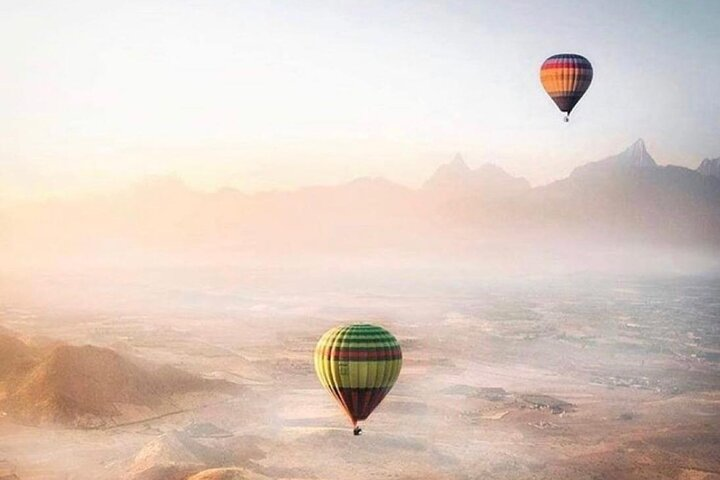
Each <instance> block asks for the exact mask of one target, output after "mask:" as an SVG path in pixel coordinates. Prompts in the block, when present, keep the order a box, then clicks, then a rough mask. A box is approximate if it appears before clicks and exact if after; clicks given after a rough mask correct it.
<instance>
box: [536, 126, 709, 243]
mask: <svg viewBox="0 0 720 480" xmlns="http://www.w3.org/2000/svg"><path fill="white" fill-rule="evenodd" d="M531 198H532V204H534V205H537V208H539V209H542V210H543V211H544V212H545V217H546V218H547V217H550V218H551V219H552V221H554V222H559V223H562V224H565V225H574V226H591V227H593V228H595V229H597V230H598V231H600V230H602V233H603V234H610V235H611V236H618V235H623V234H627V235H629V236H631V237H635V238H637V236H640V237H641V238H643V239H646V240H649V241H659V242H665V241H669V242H677V241H681V242H691V243H692V242H713V243H717V242H719V241H720V181H719V180H718V179H716V178H714V177H708V176H704V175H702V174H700V173H698V172H697V171H694V170H690V169H688V168H685V167H679V166H675V165H666V166H658V165H657V163H656V162H655V160H654V159H653V158H652V156H651V155H650V154H649V153H648V152H647V150H646V148H645V144H644V142H643V141H642V140H638V141H637V142H635V143H634V144H633V145H631V146H630V147H629V148H627V149H626V150H625V151H623V152H621V153H619V154H617V155H614V156H611V157H608V158H606V159H604V160H601V161H598V162H593V163H589V164H587V165H583V166H581V167H578V168H576V169H575V170H574V171H573V172H572V174H571V175H570V176H569V177H568V178H566V179H563V180H560V181H557V182H553V183H551V184H549V185H546V186H544V187H540V188H537V189H534V191H533V195H532V197H531Z"/></svg>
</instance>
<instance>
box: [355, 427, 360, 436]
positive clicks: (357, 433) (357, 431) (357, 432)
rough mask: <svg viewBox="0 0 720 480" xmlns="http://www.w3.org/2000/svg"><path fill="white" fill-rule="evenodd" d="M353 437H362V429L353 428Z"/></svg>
mask: <svg viewBox="0 0 720 480" xmlns="http://www.w3.org/2000/svg"><path fill="white" fill-rule="evenodd" d="M353 435H355V436H356V437H357V436H358V435H362V428H360V427H355V428H353Z"/></svg>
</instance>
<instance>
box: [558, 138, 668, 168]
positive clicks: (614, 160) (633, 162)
mask: <svg viewBox="0 0 720 480" xmlns="http://www.w3.org/2000/svg"><path fill="white" fill-rule="evenodd" d="M657 166H658V165H657V163H655V159H653V157H652V156H651V155H650V153H648V151H647V148H646V147H645V141H644V140H643V139H642V138H639V139H637V140H636V141H635V142H634V143H633V144H632V145H630V146H629V147H628V148H626V149H625V150H623V151H622V152H620V153H618V154H617V155H613V156H612V157H608V158H605V159H603V160H600V161H597V162H591V163H587V164H585V165H581V166H579V167H577V168H576V169H575V170H573V172H572V174H571V176H574V177H577V176H578V175H581V176H584V175H588V174H590V175H592V174H597V173H602V172H611V171H612V172H618V171H627V170H638V169H646V168H649V169H652V168H657Z"/></svg>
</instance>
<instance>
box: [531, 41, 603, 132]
mask: <svg viewBox="0 0 720 480" xmlns="http://www.w3.org/2000/svg"><path fill="white" fill-rule="evenodd" d="M592 77H593V68H592V65H591V64H590V62H589V61H588V59H587V58H585V57H583V56H582V55H577V54H575V53H561V54H559V55H553V56H552V57H550V58H548V59H547V60H545V62H543V64H542V67H540V82H542V86H543V88H544V89H545V91H546V92H547V93H548V95H550V98H552V99H553V101H554V102H555V104H556V105H557V106H558V108H559V109H560V111H561V112H565V121H566V122H567V121H569V120H570V112H572V109H573V108H575V105H577V103H578V101H580V99H581V98H582V96H583V95H584V94H585V91H586V90H587V89H588V87H589V86H590V82H592Z"/></svg>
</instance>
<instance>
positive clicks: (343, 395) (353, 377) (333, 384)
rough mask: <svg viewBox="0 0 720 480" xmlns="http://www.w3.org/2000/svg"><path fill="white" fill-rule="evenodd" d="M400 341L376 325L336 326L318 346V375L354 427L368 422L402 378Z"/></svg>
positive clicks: (316, 370) (316, 357) (316, 353)
mask: <svg viewBox="0 0 720 480" xmlns="http://www.w3.org/2000/svg"><path fill="white" fill-rule="evenodd" d="M401 367H402V351H401V350H400V344H399V343H398V341H397V339H396V338H395V337H394V336H393V335H392V334H391V333H390V332H388V331H387V330H385V329H384V328H382V327H378V326H376V325H368V324H354V325H348V326H342V327H335V328H332V329H330V330H328V331H327V332H325V334H324V335H323V336H322V337H321V338H320V340H319V341H318V343H317V345H316V347H315V372H316V373H317V376H318V378H319V379H320V383H322V385H323V387H325V389H326V390H327V391H328V392H329V393H330V394H331V395H332V396H333V397H334V398H335V400H337V402H338V403H339V404H340V407H342V409H343V410H344V411H345V413H346V414H347V415H348V417H349V418H350V421H351V422H352V424H353V425H357V422H358V420H365V419H366V418H367V417H368V415H370V414H371V413H372V411H373V410H374V409H375V407H377V406H378V405H379V404H380V402H381V401H382V400H383V398H385V396H386V395H387V394H388V392H389V391H390V389H391V388H392V387H393V385H394V384H395V381H396V380H397V378H398V376H399V375H400V368H401Z"/></svg>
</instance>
